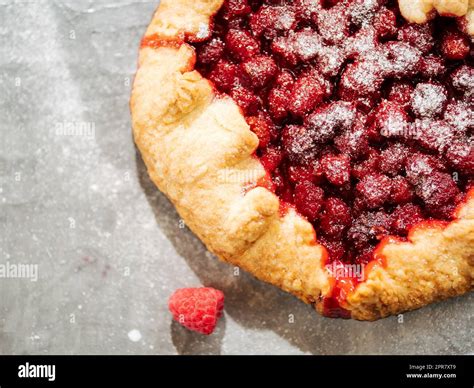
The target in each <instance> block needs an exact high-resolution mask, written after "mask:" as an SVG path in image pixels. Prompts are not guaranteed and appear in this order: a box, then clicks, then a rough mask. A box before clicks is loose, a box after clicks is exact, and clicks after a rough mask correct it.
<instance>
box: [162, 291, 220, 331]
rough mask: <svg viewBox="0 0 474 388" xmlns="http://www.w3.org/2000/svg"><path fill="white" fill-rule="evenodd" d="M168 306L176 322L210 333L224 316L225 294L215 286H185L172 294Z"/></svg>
mask: <svg viewBox="0 0 474 388" xmlns="http://www.w3.org/2000/svg"><path fill="white" fill-rule="evenodd" d="M168 306H169V310H170V311H171V313H172V314H173V318H174V320H175V321H176V322H178V323H180V324H181V325H183V326H184V327H186V328H187V329H189V330H192V331H196V332H198V333H201V334H205V335H210V334H212V333H213V331H214V329H215V327H216V325H217V321H218V320H219V318H221V316H222V310H223V309H224V294H223V293H222V291H219V290H216V289H214V288H183V289H180V290H177V291H176V292H175V293H174V294H173V295H171V297H170V300H169V303H168Z"/></svg>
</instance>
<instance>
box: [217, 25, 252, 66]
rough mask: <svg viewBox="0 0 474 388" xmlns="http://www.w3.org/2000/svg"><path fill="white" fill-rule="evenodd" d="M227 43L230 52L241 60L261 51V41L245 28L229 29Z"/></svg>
mask: <svg viewBox="0 0 474 388" xmlns="http://www.w3.org/2000/svg"><path fill="white" fill-rule="evenodd" d="M225 43H226V47H227V49H228V50H229V52H230V54H231V55H232V56H233V57H234V58H235V59H237V60H240V61H244V60H245V59H248V58H251V57H252V56H254V55H257V54H259V53H260V44H259V42H258V41H257V40H256V39H255V38H254V37H253V36H252V35H251V34H250V33H249V32H247V31H245V30H236V29H234V30H229V32H228V33H227V35H226V37H225Z"/></svg>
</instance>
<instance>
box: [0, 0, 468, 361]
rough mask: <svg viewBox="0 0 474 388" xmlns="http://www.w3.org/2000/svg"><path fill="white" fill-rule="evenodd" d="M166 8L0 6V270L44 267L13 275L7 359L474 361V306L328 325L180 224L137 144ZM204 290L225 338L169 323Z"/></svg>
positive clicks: (70, 2) (5, 283)
mask: <svg viewBox="0 0 474 388" xmlns="http://www.w3.org/2000/svg"><path fill="white" fill-rule="evenodd" d="M157 3H158V2H157V1H137V0H136V1H132V0H128V1H127V0H122V1H112V0H96V1H87V0H81V1H78V0H49V1H46V0H43V1H42V0H35V1H32V0H29V1H26V0H23V1H19V0H17V1H12V0H0V118H1V119H0V131H1V137H0V228H1V229H0V231H1V233H0V238H1V240H0V260H1V263H7V262H9V263H12V264H14V263H23V264H37V265H38V266H39V279H38V281H37V282H36V283H35V282H31V281H30V280H28V279H0V353H4V354H12V353H14V354H101V353H104V354H176V353H179V354H195V353H201V354H242V353H245V354H249V353H250V354H303V353H306V354H308V353H314V354H366V353H371V354H403V353H412V354H425V353H435V354H443V353H449V354H467V353H471V354H472V353H473V343H472V337H473V335H472V334H473V333H472V327H473V317H474V314H473V306H474V295H470V296H467V297H462V298H457V299H454V300H451V301H448V302H446V303H441V304H437V305H434V306H429V307H427V308H425V309H422V310H421V311H417V312H413V313H409V314H405V315H404V316H403V323H400V322H399V321H398V319H397V318H389V319H386V320H383V321H379V322H375V323H360V322H352V321H335V320H329V319H325V318H322V317H320V316H318V315H317V314H315V313H313V312H312V311H311V308H310V307H308V306H305V305H303V304H302V303H300V302H298V301H297V300H295V299H294V298H293V297H291V296H288V295H286V294H284V293H283V292H280V291H279V290H277V289H275V288H273V287H271V286H268V285H265V284H262V283H260V282H258V281H256V280H254V279H253V278H252V277H251V276H248V275H246V274H243V273H241V274H240V276H234V272H233V271H234V269H233V268H232V267H229V266H226V265H224V264H221V263H219V262H218V261H217V260H216V259H215V258H214V257H212V255H210V254H209V253H207V252H206V250H205V249H204V248H203V246H202V245H201V243H200V242H199V241H198V240H197V239H196V238H195V237H194V236H193V235H192V234H191V233H190V232H189V231H188V230H186V229H183V228H182V227H181V226H182V225H181V224H180V220H179V217H178V216H177V214H176V213H175V211H174V210H173V207H172V206H171V205H170V204H169V203H168V201H167V200H166V199H165V198H164V197H163V195H161V194H160V193H159V192H158V191H157V190H156V189H155V188H154V187H153V185H152V184H151V183H150V181H149V179H148V178H147V176H146V174H145V172H144V167H143V163H142V161H141V160H140V158H139V157H138V156H137V153H136V150H135V148H134V145H133V142H132V138H131V134H130V117H129V111H128V101H129V93H130V83H131V79H132V77H133V74H134V71H135V68H136V56H137V48H138V45H139V41H140V37H141V35H142V34H143V32H144V29H145V27H146V25H147V23H148V22H149V20H150V17H151V15H152V12H153V10H154V8H155V7H156V5H157ZM71 125H76V126H79V128H86V129H88V130H89V133H87V132H84V133H83V134H82V135H81V134H80V133H78V134H76V135H74V136H72V135H64V134H63V133H62V132H61V130H62V128H64V127H68V126H71ZM201 284H205V285H212V286H216V287H218V288H220V289H223V290H224V292H225V293H226V296H227V301H226V314H225V318H224V319H223V320H222V321H221V322H220V323H219V327H218V330H217V332H216V333H215V335H213V336H211V337H202V336H199V335H195V334H193V333H190V332H188V331H186V330H185V329H183V328H181V327H179V326H178V325H176V324H174V323H172V322H171V319H170V315H169V314H168V312H167V299H168V296H169V295H170V293H171V292H172V291H173V290H174V289H176V288H178V287H183V286H190V285H201ZM292 318H294V323H291V322H292V321H293V320H292Z"/></svg>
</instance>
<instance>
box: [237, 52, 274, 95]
mask: <svg viewBox="0 0 474 388" xmlns="http://www.w3.org/2000/svg"><path fill="white" fill-rule="evenodd" d="M241 68H242V70H243V71H244V73H245V74H246V75H247V77H248V78H249V80H250V82H251V85H252V86H253V87H254V88H262V87H263V86H265V85H267V84H268V83H269V82H270V81H271V80H272V79H273V78H274V77H275V75H276V74H277V72H278V67H277V65H276V64H275V61H274V60H273V59H272V58H271V57H268V56H265V55H257V56H255V57H252V58H249V59H247V60H245V61H244V62H243V63H242V64H241Z"/></svg>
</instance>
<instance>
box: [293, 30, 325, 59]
mask: <svg viewBox="0 0 474 388" xmlns="http://www.w3.org/2000/svg"><path fill="white" fill-rule="evenodd" d="M289 39H290V40H291V41H292V42H293V44H294V50H295V53H296V54H297V55H298V56H299V57H300V58H301V59H302V60H304V61H308V60H310V59H313V58H314V57H316V56H317V55H318V54H319V53H320V52H321V51H322V50H323V45H322V43H321V37H320V35H319V34H318V33H317V32H314V31H313V30H311V29H310V28H307V29H304V30H302V31H299V32H297V33H294V34H291V36H290V37H289Z"/></svg>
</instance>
